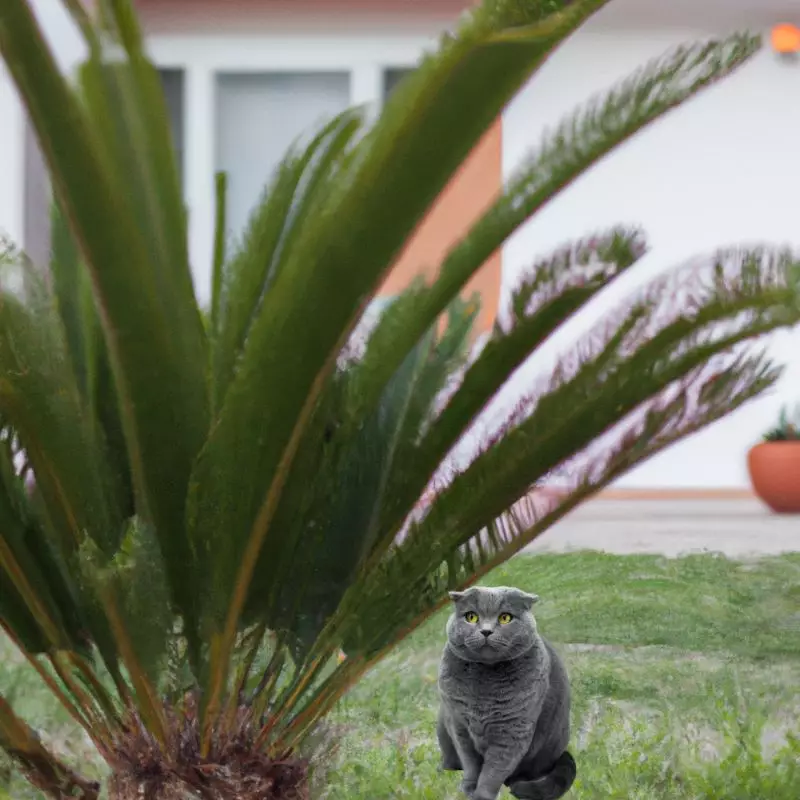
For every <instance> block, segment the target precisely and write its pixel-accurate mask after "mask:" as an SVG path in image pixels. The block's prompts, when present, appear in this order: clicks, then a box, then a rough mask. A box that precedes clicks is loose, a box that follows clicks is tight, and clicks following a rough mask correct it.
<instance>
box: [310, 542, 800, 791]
mask: <svg viewBox="0 0 800 800" xmlns="http://www.w3.org/2000/svg"><path fill="white" fill-rule="evenodd" d="M485 583H486V584H495V585H502V584H507V585H516V586H520V587H522V588H524V589H528V590H530V591H534V592H536V593H537V594H539V595H540V596H541V598H542V601H541V602H540V603H539V604H538V605H537V606H536V612H537V619H538V621H539V628H540V630H541V631H542V633H543V634H544V635H545V636H547V637H548V638H550V640H551V641H553V642H554V643H555V644H556V646H557V647H558V648H559V649H560V650H561V652H562V653H563V655H564V657H565V660H566V663H567V666H568V669H569V671H570V676H571V682H572V686H573V693H574V700H573V742H572V745H571V748H572V751H573V753H574V755H575V756H576V758H577V761H578V775H579V779H578V781H577V783H576V786H575V787H574V789H573V790H572V792H571V793H570V794H569V795H568V797H570V798H574V799H575V800H578V798H580V800H590V799H591V800H595V799H596V800H600V798H603V799H604V800H605V799H606V798H619V800H628V799H629V798H630V799H631V800H644V799H645V798H648V799H649V798H653V800H655V798H658V800H663V798H669V799H672V798H674V799H675V800H690V799H691V800H721V799H722V798H725V800H766V799H767V798H768V799H769V800H790V799H791V800H797V798H798V797H800V744H798V743H797V742H796V741H795V740H794V739H793V738H792V733H793V731H798V730H800V725H798V723H797V722H796V720H797V719H798V712H799V711H800V692H798V689H797V687H798V686H800V555H793V556H785V557H781V558H774V559H763V560H759V561H758V562H752V563H746V564H740V563H737V562H733V561H730V560H727V559H724V558H721V557H717V556H712V555H703V556H692V557H688V558H681V559H675V560H670V559H665V558H659V557H652V556H624V557H620V556H610V555H602V554H598V553H576V554H568V555H541V556H536V557H520V558H517V559H514V560H513V561H512V562H511V563H509V564H506V565H505V566H504V567H502V568H500V569H498V570H496V571H495V572H494V573H492V575H491V577H490V579H489V580H486V581H485ZM446 617H447V612H443V613H441V614H439V615H437V617H436V618H434V619H432V620H431V621H430V622H429V623H428V624H427V625H425V626H424V627H423V628H422V629H420V630H419V631H417V632H416V633H415V634H414V635H413V636H412V637H410V638H409V639H408V640H407V641H406V642H405V643H404V644H403V645H401V646H400V647H399V648H398V649H397V651H396V652H395V653H394V654H392V655H391V656H390V657H389V658H388V659H387V660H385V661H384V662H383V663H381V664H379V665H378V666H377V667H376V668H375V669H374V670H373V671H372V673H371V674H369V675H368V676H367V677H366V678H365V680H363V681H362V682H361V683H360V684H359V685H358V686H357V687H355V689H354V690H353V691H352V692H351V693H350V694H349V695H348V697H347V698H346V699H345V700H344V701H343V702H342V703H341V704H340V706H339V708H338V709H337V710H336V713H335V714H334V715H333V716H332V717H331V723H332V725H333V726H334V727H333V732H334V733H335V735H332V736H331V737H330V739H331V740H332V741H334V742H336V743H337V748H336V751H335V752H333V753H331V754H330V755H329V757H328V759H327V761H326V767H327V769H326V770H325V774H324V776H323V775H320V777H319V786H320V793H319V794H320V797H321V798H325V800H333V798H341V797H346V798H348V800H383V798H386V800H389V798H398V799H401V798H420V799H422V798H437V799H444V800H448V799H449V798H453V800H454V799H455V798H457V797H459V793H458V791H457V785H458V777H457V776H456V775H453V774H447V773H440V772H438V770H437V763H438V753H437V749H436V745H435V737H434V723H435V719H436V709H437V697H436V669H437V663H438V659H439V655H440V653H441V649H442V645H443V642H444V623H445V620H446ZM509 797H510V795H509Z"/></svg>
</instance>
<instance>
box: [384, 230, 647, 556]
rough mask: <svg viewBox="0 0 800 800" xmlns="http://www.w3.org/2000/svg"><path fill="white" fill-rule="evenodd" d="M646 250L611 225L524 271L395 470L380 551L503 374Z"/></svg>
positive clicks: (630, 233) (635, 235)
mask: <svg viewBox="0 0 800 800" xmlns="http://www.w3.org/2000/svg"><path fill="white" fill-rule="evenodd" d="M645 251H646V246H645V242H644V238H643V235H642V233H641V232H640V231H639V230H638V229H632V230H626V229H623V228H615V229H613V230H612V231H609V232H608V233H606V234H603V235H598V236H595V237H589V238H587V239H584V240H580V241H578V242H575V243H572V244H570V245H567V246H565V247H563V248H561V249H560V250H558V251H557V252H556V253H554V254H553V255H551V256H550V257H548V258H546V259H542V260H541V261H539V262H537V263H536V264H535V265H534V266H533V268H532V269H530V270H529V271H528V273H527V274H526V276H525V277H524V278H523V280H522V281H521V283H520V285H519V286H518V287H517V288H516V289H515V290H514V292H513V293H512V297H511V300H510V303H509V306H510V308H509V311H508V313H507V314H506V315H505V316H506V317H507V318H506V319H505V320H503V321H502V322H499V323H498V324H497V325H496V326H495V330H494V332H493V334H492V336H491V337H490V338H489V340H488V342H486V344H485V346H484V347H483V349H482V351H481V353H480V355H479V356H478V357H477V359H476V360H475V361H474V363H472V364H471V365H470V366H469V368H468V369H467V370H466V372H465V374H464V375H463V380H462V381H461V383H460V384H459V385H458V386H457V388H456V390H455V391H454V392H452V393H451V396H450V397H449V398H448V400H447V403H446V404H445V405H444V407H443V408H442V409H441V413H439V414H438V415H437V416H436V417H435V419H432V420H431V421H430V425H429V429H428V431H427V432H426V434H425V436H424V438H423V439H422V440H421V441H420V442H419V443H418V444H417V445H416V446H415V447H413V448H409V449H408V451H407V453H406V458H405V462H404V463H402V464H400V465H399V466H398V470H397V476H396V480H395V481H394V484H393V492H392V499H391V500H390V501H389V502H387V503H386V504H385V507H384V517H383V519H382V523H383V524H382V527H381V539H380V545H379V552H381V551H382V550H383V549H385V547H387V546H388V545H389V544H390V543H391V541H392V539H393V538H394V536H395V535H396V533H397V530H398V526H399V525H400V524H401V523H402V521H403V518H404V517H405V514H406V513H407V512H406V510H407V508H408V507H409V505H413V504H414V503H415V502H416V499H417V498H418V497H419V496H420V495H421V494H422V492H423V491H424V489H425V487H426V485H427V484H428V482H429V481H430V480H431V478H432V477H433V475H434V473H435V471H436V470H437V468H438V467H439V465H440V464H441V463H442V461H443V460H444V459H445V458H446V457H447V455H448V453H449V452H450V451H451V450H452V448H453V447H455V446H456V444H457V443H458V441H459V439H460V438H461V437H462V436H463V435H464V434H465V433H466V432H467V430H468V429H469V427H470V425H472V423H473V422H474V421H475V419H476V418H477V416H478V415H479V413H480V412H481V411H482V410H483V409H484V408H485V407H486V406H487V404H488V403H489V402H490V400H491V399H492V398H493V397H494V396H495V395H496V394H497V392H498V391H499V390H500V389H501V387H502V386H503V384H504V383H505V382H506V380H507V378H508V376H509V375H511V374H512V373H513V372H514V371H515V370H516V369H517V368H518V367H519V366H520V365H522V364H523V362H524V361H525V360H526V359H527V358H528V356H530V355H531V354H532V353H534V352H535V350H536V348H538V347H539V346H540V345H542V344H543V343H544V342H545V341H546V340H547V339H548V337H549V336H550V335H551V334H552V333H554V332H555V331H556V330H557V329H558V328H559V327H561V326H562V325H563V324H564V323H565V322H567V321H568V320H569V319H570V318H571V317H572V316H574V315H575V314H576V313H577V312H578V311H579V310H580V309H581V308H583V307H584V306H585V305H586V304H587V303H589V301H591V300H592V298H593V297H595V295H596V294H597V293H598V292H600V291H601V290H602V289H604V288H606V287H607V286H608V285H609V284H610V283H612V282H613V281H614V280H615V279H616V278H617V277H619V276H620V275H622V274H623V273H624V272H626V271H627V270H628V269H630V268H631V267H632V266H634V265H635V264H636V262H637V261H638V260H639V259H640V258H641V257H642V256H643V255H644V253H645Z"/></svg>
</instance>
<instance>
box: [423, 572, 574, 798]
mask: <svg viewBox="0 0 800 800" xmlns="http://www.w3.org/2000/svg"><path fill="white" fill-rule="evenodd" d="M450 596H451V598H452V599H453V601H454V604H455V607H454V610H453V614H452V616H451V617H450V619H449V621H448V623H447V640H448V641H447V645H446V646H445V650H444V654H443V656H442V661H441V665H440V668H439V695H440V698H441V705H440V709H439V721H438V725H437V733H438V737H439V747H440V749H441V751H442V768H443V769H446V770H463V772H464V776H463V781H462V783H461V786H462V789H463V791H464V793H465V794H466V795H467V796H468V797H471V798H473V800H496V798H497V796H498V794H499V793H500V790H501V789H502V787H503V785H504V784H505V785H506V786H508V787H509V789H510V790H511V793H512V794H513V795H514V796H515V797H518V798H525V800H556V798H559V797H562V796H563V795H564V794H566V793H567V791H569V788H570V786H572V783H573V781H574V780H575V774H576V768H575V761H574V760H573V758H572V756H571V755H570V754H569V753H568V752H567V751H566V746H567V742H568V741H569V705H570V692H569V681H568V678H567V673H566V670H565V668H564V665H563V664H562V662H561V659H560V658H559V657H558V655H557V654H556V653H555V651H554V650H553V649H552V647H551V646H550V644H549V643H548V642H547V641H545V640H544V639H543V638H542V637H541V636H540V635H539V633H538V631H537V629H536V622H535V620H534V618H533V614H532V613H531V608H532V606H533V604H534V603H535V602H536V601H537V600H538V599H539V598H538V597H536V595H531V594H527V593H526V592H523V591H521V590H519V589H512V588H507V587H500V588H492V589H488V588H483V587H472V588H471V589H468V590H467V591H465V592H451V594H450ZM469 613H474V614H477V615H478V621H477V622H468V621H467V620H466V615H467V614H469ZM504 613H508V614H511V615H512V617H513V619H512V620H511V622H509V623H508V624H505V625H501V624H500V622H499V617H500V615H501V614H504Z"/></svg>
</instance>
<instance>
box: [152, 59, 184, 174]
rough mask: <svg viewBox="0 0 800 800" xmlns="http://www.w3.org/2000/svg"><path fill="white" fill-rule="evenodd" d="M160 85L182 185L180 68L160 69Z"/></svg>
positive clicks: (181, 73)
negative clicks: (165, 103)
mask: <svg viewBox="0 0 800 800" xmlns="http://www.w3.org/2000/svg"><path fill="white" fill-rule="evenodd" d="M158 74H159V77H160V78H161V86H162V88H163V90H164V99H165V100H166V102H167V114H168V115H169V124H170V128H171V129H172V142H173V144H174V146H175V158H176V161H177V164H178V180H179V181H180V183H181V185H183V174H184V164H183V150H184V137H185V133H184V123H183V93H184V78H183V70H182V69H160V70H159V71H158Z"/></svg>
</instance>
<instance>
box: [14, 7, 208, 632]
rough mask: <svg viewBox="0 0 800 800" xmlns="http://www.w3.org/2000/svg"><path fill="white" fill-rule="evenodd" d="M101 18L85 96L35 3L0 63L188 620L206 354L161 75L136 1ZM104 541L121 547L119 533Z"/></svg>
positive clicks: (17, 19) (20, 19)
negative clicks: (194, 468) (78, 274)
mask: <svg viewBox="0 0 800 800" xmlns="http://www.w3.org/2000/svg"><path fill="white" fill-rule="evenodd" d="M105 5H106V4H105V3H103V8H102V9H101V10H102V11H104V12H110V13H104V20H105V22H106V23H107V29H106V30H105V31H104V34H103V37H102V38H103V44H102V46H100V44H99V39H100V37H99V36H97V37H95V39H94V40H93V41H90V42H89V44H90V57H89V60H88V61H87V62H86V63H85V65H84V66H83V68H82V70H81V83H82V90H83V91H82V92H80V93H79V92H78V91H77V90H74V89H73V88H72V87H71V86H70V85H69V83H68V81H67V78H66V77H65V76H63V75H62V74H60V72H59V69H58V66H57V64H56V62H55V60H54V58H53V55H52V53H51V52H50V50H49V49H48V47H47V44H46V42H45V39H44V37H43V35H42V32H41V31H40V30H39V28H38V26H37V23H36V20H35V17H34V15H33V12H32V10H31V8H30V6H29V4H28V3H27V2H26V0H9V1H8V2H4V3H3V4H2V8H0V52H2V55H3V57H4V59H5V62H6V65H7V66H8V68H9V71H10V73H11V75H12V77H13V78H14V80H15V82H16V84H17V86H18V88H19V90H20V94H21V97H22V99H23V101H24V103H25V106H26V108H27V111H28V113H29V115H30V118H31V120H32V123H33V125H34V128H35V130H36V132H37V136H38V139H39V143H40V145H41V149H42V152H43V154H44V157H45V160H46V162H47V164H48V167H49V169H50V174H51V178H52V181H53V185H54V189H55V193H56V196H57V199H58V202H59V204H60V206H61V208H62V209H63V212H64V213H65V215H66V216H67V218H68V219H69V222H70V227H71V229H72V231H73V234H74V236H75V240H76V241H77V242H78V243H79V244H80V249H81V254H82V256H83V263H84V264H85V266H86V269H88V271H89V273H90V275H91V279H92V281H91V282H92V288H93V293H94V296H95V301H96V303H97V307H98V308H99V309H101V314H100V318H101V320H102V326H103V333H104V337H105V340H106V343H107V345H108V352H109V358H110V363H111V365H112V374H113V378H114V384H115V388H116V393H117V400H118V404H119V407H120V410H121V413H120V418H121V420H122V428H123V430H124V436H125V442H126V445H127V455H128V459H129V464H130V469H131V475H132V481H133V484H134V486H135V490H136V502H137V510H138V512H139V513H140V514H142V515H143V516H144V517H145V518H146V519H148V520H151V521H152V522H153V523H154V526H155V529H156V531H157V533H158V536H159V540H160V543H161V547H162V549H163V551H164V553H165V557H166V564H167V569H168V571H169V574H170V583H171V586H172V591H173V593H174V597H175V600H176V602H177V603H178V605H179V606H180V607H181V610H182V611H183V613H184V615H185V616H186V617H187V619H190V620H191V619H192V617H193V609H192V603H193V598H192V596H191V591H190V589H191V586H192V572H191V569H187V567H189V566H190V564H191V558H190V556H191V553H190V550H189V546H188V541H187V538H186V534H185V527H184V511H185V493H184V491H183V490H182V488H181V487H185V486H186V485H187V482H188V477H189V471H190V469H191V465H192V462H193V461H194V458H195V456H196V455H197V452H198V451H199V450H200V447H201V445H202V442H203V441H204V439H205V435H206V432H207V430H208V425H209V416H208V391H207V383H206V341H205V334H204V331H203V327H202V323H201V320H200V315H199V311H198V308H197V304H196V301H195V298H194V293H193V289H192V282H191V276H190V272H189V264H188V255H187V244H186V218H185V211H184V208H183V201H182V198H181V193H180V187H179V185H178V179H177V169H176V167H175V162H174V156H173V152H172V145H171V139H170V133H169V128H168V123H167V115H166V111H165V101H164V97H163V94H162V90H161V87H160V83H159V80H158V75H157V72H156V70H155V69H154V67H153V66H152V65H151V64H150V63H149V62H148V61H147V59H146V58H145V56H144V54H143V52H142V50H141V41H140V38H139V35H138V30H137V28H136V23H135V20H134V18H133V15H132V12H131V7H130V4H129V2H127V1H126V0H122V1H121V2H115V3H113V4H112V5H111V6H110V7H109V8H105ZM38 472H42V470H37V473H38ZM64 474H65V475H68V474H69V473H68V472H67V473H64ZM101 474H102V473H101ZM38 477H39V478H40V479H41V480H43V478H44V474H41V475H39V476H38ZM43 490H44V487H43ZM53 507H54V508H57V504H55V503H54V504H53ZM95 524H97V523H95ZM106 529H107V531H112V532H113V533H114V534H117V535H118V532H119V526H118V525H110V526H107V528H106ZM107 535H108V534H107ZM189 627H190V629H191V628H193V627H194V626H193V625H190V626H189Z"/></svg>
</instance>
